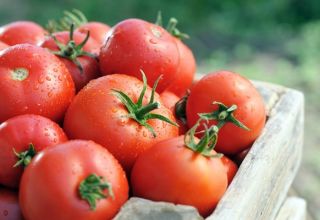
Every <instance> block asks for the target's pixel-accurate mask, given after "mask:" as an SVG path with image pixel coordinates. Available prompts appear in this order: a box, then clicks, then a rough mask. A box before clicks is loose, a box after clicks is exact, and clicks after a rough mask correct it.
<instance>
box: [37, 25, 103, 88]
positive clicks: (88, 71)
mask: <svg viewBox="0 0 320 220" xmlns="http://www.w3.org/2000/svg"><path fill="white" fill-rule="evenodd" d="M54 36H55V37H56V39H57V40H58V41H59V42H61V43H62V44H63V45H66V47H65V49H64V50H63V51H61V52H62V54H61V55H60V56H59V55H58V58H59V59H60V61H62V62H63V63H64V64H65V65H66V67H67V69H68V70H69V72H70V73H71V76H72V78H73V81H74V83H75V86H76V91H79V90H80V89H81V88H82V87H84V86H85V85H86V84H87V83H88V82H89V81H90V80H91V79H95V78H97V77H98V76H100V72H99V64H98V61H97V60H96V59H95V58H93V57H90V56H87V55H81V54H78V53H81V51H85V52H89V53H90V52H93V51H94V50H95V49H96V48H99V44H98V43H97V42H96V41H95V40H92V39H90V38H89V39H88V41H86V43H85V44H84V46H83V47H82V48H81V49H80V50H78V49H76V46H75V45H79V44H80V43H81V42H83V41H84V40H85V38H86V35H85V34H82V33H79V32H73V41H74V43H75V45H73V44H71V45H70V44H68V42H70V33H69V32H68V31H63V32H58V33H55V34H54ZM69 45H70V46H69ZM41 46H42V47H44V48H48V49H50V50H52V51H60V50H59V48H58V46H57V44H56V42H55V41H54V40H53V38H52V37H48V38H46V40H45V41H44V42H43V43H42V44H41ZM70 51H71V52H70ZM65 53H70V54H68V55H66V56H67V57H70V58H72V57H73V56H75V57H76V59H77V60H78V61H79V63H80V65H81V68H82V70H81V69H80V67H79V66H77V65H76V64H75V62H74V61H72V60H70V59H68V58H66V57H65V55H64V54H65Z"/></svg>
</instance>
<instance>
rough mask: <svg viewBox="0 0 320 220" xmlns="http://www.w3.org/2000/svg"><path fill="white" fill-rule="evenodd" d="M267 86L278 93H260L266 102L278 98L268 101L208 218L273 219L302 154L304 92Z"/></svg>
mask: <svg viewBox="0 0 320 220" xmlns="http://www.w3.org/2000/svg"><path fill="white" fill-rule="evenodd" d="M260 85H262V84H259V85H257V87H258V88H260ZM262 87H263V88H266V86H265V85H262ZM268 89H271V90H273V89H274V90H275V91H276V93H277V94H276V96H277V97H275V95H273V94H271V95H269V96H268V97H269V98H268V97H266V95H263V93H262V95H263V96H264V98H265V101H266V104H269V103H271V102H272V100H273V99H276V100H277V101H275V102H274V103H273V104H270V106H271V107H270V111H269V119H268V122H267V124H266V126H265V128H264V130H263V133H262V135H261V136H260V137H259V138H258V139H257V140H256V142H255V143H254V145H253V146H252V148H251V150H250V152H249V153H248V155H247V156H246V158H245V159H244V161H243V162H242V164H241V166H240V168H239V170H238V172H237V175H236V176H235V178H234V180H233V181H232V183H231V185H230V186H229V188H228V190H227V192H226V193H225V195H224V196H223V198H222V200H221V201H220V202H219V204H218V206H217V208H216V210H215V211H214V213H213V214H212V215H211V216H210V217H208V219H210V220H211V219H212V220H213V219H221V220H222V219H245V220H250V219H254V220H256V219H268V220H269V219H274V218H275V216H276V213H277V211H278V210H279V208H280V205H281V204H282V202H283V201H284V199H285V197H286V194H287V192H288V190H289V188H290V186H291V184H292V181H293V179H294V177H295V175H296V172H297V170H298V167H299V165H300V160H301V154H302V142H303V95H302V94H301V93H300V92H297V91H294V90H290V89H283V87H282V88H280V89H277V87H269V88H268ZM266 94H268V93H266ZM269 94H270V93H269ZM273 97H275V98H273Z"/></svg>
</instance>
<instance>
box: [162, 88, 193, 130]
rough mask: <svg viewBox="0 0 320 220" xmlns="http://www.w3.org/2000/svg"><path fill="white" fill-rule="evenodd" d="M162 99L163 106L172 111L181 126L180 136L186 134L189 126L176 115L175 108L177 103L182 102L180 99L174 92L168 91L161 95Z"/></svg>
mask: <svg viewBox="0 0 320 220" xmlns="http://www.w3.org/2000/svg"><path fill="white" fill-rule="evenodd" d="M160 98H161V101H162V102H163V105H164V106H165V107H167V108H168V109H170V110H171V111H172V113H173V115H174V116H175V118H176V121H177V123H178V125H179V135H183V134H185V133H186V132H187V130H188V126H187V124H186V123H184V122H183V121H182V120H180V119H179V118H177V116H176V114H175V106H176V103H177V102H178V101H179V100H180V98H179V97H178V96H176V95H175V94H174V93H173V92H170V91H168V90H166V91H164V92H162V93H161V94H160Z"/></svg>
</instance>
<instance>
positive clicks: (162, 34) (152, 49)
mask: <svg viewBox="0 0 320 220" xmlns="http://www.w3.org/2000/svg"><path fill="white" fill-rule="evenodd" d="M179 59H180V58H179V51H178V47H177V44H176V42H175V39H174V38H173V37H172V36H171V35H170V34H169V33H168V32H167V31H166V30H164V29H163V28H162V27H160V26H157V25H155V24H151V23H149V22H146V21H143V20H139V19H127V20H124V21H122V22H120V23H118V24H117V25H115V26H114V27H113V28H112V29H111V30H110V31H109V32H108V36H107V40H106V42H105V44H104V46H103V47H102V48H101V51H100V58H99V60H100V70H101V72H102V74H103V75H108V74H114V73H121V74H127V75H131V76H135V77H137V78H139V79H142V77H141V70H143V71H144V72H145V74H146V76H147V78H148V84H149V85H150V86H152V85H153V84H154V82H155V81H156V79H157V78H158V77H159V76H160V75H162V79H161V80H160V82H159V84H158V87H157V91H158V92H162V91H164V89H165V88H166V87H167V86H168V85H169V84H170V82H171V81H172V80H173V79H174V77H175V75H176V73H177V69H178V66H179Z"/></svg>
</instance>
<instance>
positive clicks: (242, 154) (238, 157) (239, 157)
mask: <svg viewBox="0 0 320 220" xmlns="http://www.w3.org/2000/svg"><path fill="white" fill-rule="evenodd" d="M249 150H250V148H248V149H245V150H243V151H241V152H240V153H238V154H236V155H235V157H234V161H235V162H236V163H237V164H238V165H239V166H240V164H241V163H242V161H243V160H244V158H245V157H246V156H247V154H248V153H249Z"/></svg>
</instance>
